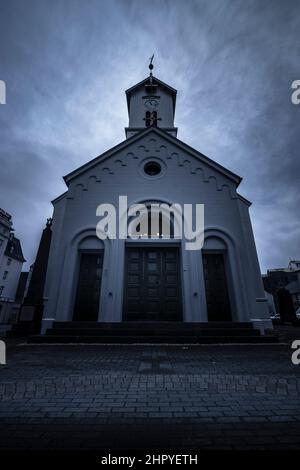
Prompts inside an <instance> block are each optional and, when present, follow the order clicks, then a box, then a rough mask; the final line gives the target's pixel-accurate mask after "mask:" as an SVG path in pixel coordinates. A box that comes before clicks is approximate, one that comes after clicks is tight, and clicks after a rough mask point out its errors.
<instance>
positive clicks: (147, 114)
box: [145, 111, 151, 127]
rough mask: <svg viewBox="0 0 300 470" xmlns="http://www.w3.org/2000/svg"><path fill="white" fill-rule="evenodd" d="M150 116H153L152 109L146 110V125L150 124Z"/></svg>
mask: <svg viewBox="0 0 300 470" xmlns="http://www.w3.org/2000/svg"><path fill="white" fill-rule="evenodd" d="M150 118H151V113H150V111H146V117H145V122H146V127H149V126H150Z"/></svg>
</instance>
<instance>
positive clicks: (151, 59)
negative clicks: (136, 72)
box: [149, 54, 154, 85]
mask: <svg viewBox="0 0 300 470" xmlns="http://www.w3.org/2000/svg"><path fill="white" fill-rule="evenodd" d="M153 59H154V54H152V57H150V59H149V60H150V64H149V69H150V85H152V70H153V67H154V65H153V64H152V62H153Z"/></svg>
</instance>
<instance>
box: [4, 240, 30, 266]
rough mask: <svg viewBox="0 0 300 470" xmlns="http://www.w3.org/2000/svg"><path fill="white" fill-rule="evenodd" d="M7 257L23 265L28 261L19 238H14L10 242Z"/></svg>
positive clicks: (6, 250) (7, 247)
mask: <svg viewBox="0 0 300 470" xmlns="http://www.w3.org/2000/svg"><path fill="white" fill-rule="evenodd" d="M5 256H8V257H9V258H13V259H15V260H17V261H21V262H22V263H24V261H26V259H25V258H24V256H23V251H22V248H21V243H20V240H19V239H18V238H16V237H13V238H12V239H11V240H8V242H7V245H6V249H5Z"/></svg>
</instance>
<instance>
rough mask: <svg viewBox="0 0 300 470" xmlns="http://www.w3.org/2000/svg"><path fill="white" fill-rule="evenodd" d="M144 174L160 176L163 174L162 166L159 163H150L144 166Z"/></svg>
mask: <svg viewBox="0 0 300 470" xmlns="http://www.w3.org/2000/svg"><path fill="white" fill-rule="evenodd" d="M144 172H145V173H146V174H147V175H149V176H156V175H159V173H160V172H161V166H160V164H159V163H157V162H148V163H146V164H145V166H144Z"/></svg>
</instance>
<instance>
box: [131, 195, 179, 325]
mask: <svg viewBox="0 0 300 470" xmlns="http://www.w3.org/2000/svg"><path fill="white" fill-rule="evenodd" d="M151 204H155V205H157V204H159V203H156V202H155V203H151ZM145 205H146V206H147V212H146V213H145V214H144V216H143V217H144V219H142V218H140V222H139V224H138V225H137V226H136V230H135V232H138V233H140V235H139V236H137V237H136V238H135V240H134V241H133V240H130V241H128V243H126V245H125V272H124V300H123V320H125V321H182V298H181V266H180V243H179V242H177V241H176V234H175V233H174V214H170V216H171V217H169V218H167V217H165V215H164V214H165V211H164V210H160V209H159V208H158V207H156V208H155V209H154V210H156V211H157V213H156V216H155V217H154V218H151V214H150V207H151V206H150V203H146V204H145ZM152 208H153V206H152ZM128 223H129V224H131V220H130V219H129V221H128ZM129 232H130V230H129Z"/></svg>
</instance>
